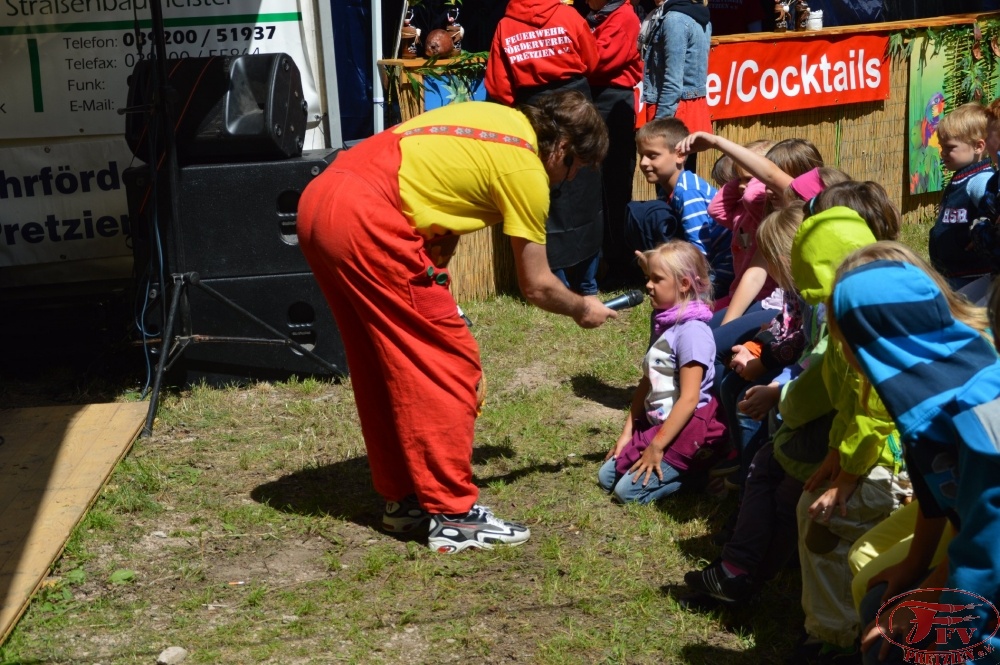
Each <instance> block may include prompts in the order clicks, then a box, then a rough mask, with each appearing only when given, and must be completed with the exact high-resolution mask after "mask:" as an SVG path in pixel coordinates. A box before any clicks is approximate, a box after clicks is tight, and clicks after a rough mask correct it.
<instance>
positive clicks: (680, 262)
mask: <svg viewBox="0 0 1000 665" xmlns="http://www.w3.org/2000/svg"><path fill="white" fill-rule="evenodd" d="M654 258H657V259H659V260H660V262H661V263H662V265H663V267H664V268H666V269H667V271H668V272H670V274H671V275H672V276H673V278H674V280H675V281H676V282H678V283H679V282H680V281H681V279H683V278H685V277H686V278H687V279H688V281H689V282H691V290H690V291H688V294H687V297H686V299H685V300H684V301H683V302H681V303H678V304H679V305H681V309H683V308H684V305H686V304H687V302H688V301H690V300H695V299H697V300H701V301H702V302H703V303H705V304H707V305H708V306H711V305H712V281H711V279H710V277H709V274H708V273H709V266H708V259H706V258H705V255H704V254H702V253H701V251H700V250H699V249H698V248H697V247H695V246H694V245H692V244H691V243H689V242H687V241H686V240H678V239H676V238H675V239H673V240H668V241H667V242H665V243H663V244H660V245H657V246H656V247H654V248H653V249H647V250H646V251H645V252H643V253H642V254H641V255H640V256H639V267H640V268H642V272H643V273H644V274H645V275H647V276H648V275H649V262H650V261H651V260H652V259H654Z"/></svg>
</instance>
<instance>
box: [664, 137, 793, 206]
mask: <svg viewBox="0 0 1000 665" xmlns="http://www.w3.org/2000/svg"><path fill="white" fill-rule="evenodd" d="M710 148H715V149H716V150H721V151H722V152H724V153H725V154H727V155H729V156H730V157H732V158H733V161H734V162H736V163H737V164H739V165H740V166H742V167H743V168H744V169H746V171H747V173H749V174H751V175H752V176H754V177H755V178H757V179H758V180H760V181H761V182H763V183H764V184H765V185H767V187H768V188H769V189H770V190H771V191H772V192H784V191H785V190H786V189H787V188H788V186H789V185H791V184H792V180H793V178H792V176H790V175H788V174H787V173H785V172H784V171H782V170H781V169H779V168H778V167H777V166H776V165H775V163H774V162H772V161H771V160H770V159H768V158H767V157H765V156H764V155H759V154H757V153H756V152H754V151H753V150H750V149H749V148H746V147H744V146H742V145H740V144H739V143H734V142H733V141H730V140H729V139H727V138H723V137H721V136H718V135H716V134H709V133H708V132H694V133H693V134H690V135H688V136H687V138H685V139H684V140H683V141H681V142H680V143H678V144H677V151H678V152H679V153H681V154H682V155H686V154H688V153H692V152H702V151H704V150H708V149H710Z"/></svg>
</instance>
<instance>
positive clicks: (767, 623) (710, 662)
mask: <svg viewBox="0 0 1000 665" xmlns="http://www.w3.org/2000/svg"><path fill="white" fill-rule="evenodd" d="M780 587H781V588H780V589H779V592H780V593H779V594H773V593H766V592H765V593H761V594H760V595H759V596H758V597H756V598H755V599H754V600H753V601H750V602H748V603H745V604H740V605H727V604H726V603H723V602H721V601H717V600H715V599H713V598H708V597H706V596H700V595H698V594H694V593H692V592H691V590H690V589H688V588H687V587H686V586H684V585H664V586H662V587H660V592H661V593H662V594H663V595H664V596H668V597H670V598H672V599H673V600H674V601H675V602H677V604H678V605H680V606H681V607H683V608H684V610H685V611H687V612H691V613H696V614H701V615H704V616H709V617H711V618H713V619H715V620H716V621H718V623H719V625H720V627H721V628H722V629H723V630H725V631H726V632H727V633H730V634H732V635H734V636H736V637H737V639H739V640H741V641H744V642H747V641H748V642H751V645H750V647H749V648H747V649H738V648H732V647H731V646H729V645H726V644H710V643H709V644H688V645H685V646H684V647H683V648H682V649H681V656H682V658H683V659H684V662H686V663H691V664H692V665H716V664H717V663H726V664H727V665H729V664H730V663H731V664H733V665H756V664H757V663H782V662H785V659H786V658H787V656H788V654H789V653H790V652H791V649H792V646H791V645H792V643H793V642H794V640H795V637H796V634H797V631H796V630H794V629H790V628H789V625H790V624H789V621H788V619H789V617H792V616H796V615H797V612H796V610H795V607H793V605H797V603H796V601H797V600H798V594H797V593H789V591H788V589H787V588H785V585H780ZM791 625H794V622H793V623H792V624H791Z"/></svg>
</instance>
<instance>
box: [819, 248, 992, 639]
mask: <svg viewBox="0 0 1000 665" xmlns="http://www.w3.org/2000/svg"><path fill="white" fill-rule="evenodd" d="M831 304H832V309H833V311H832V313H831V314H832V316H833V317H834V319H835V321H836V322H837V324H838V327H839V328H840V330H841V331H842V333H843V336H844V338H845V340H846V341H847V343H848V345H849V346H850V348H851V350H852V351H853V352H854V355H855V357H856V358H857V361H858V363H859V364H860V365H861V368H862V369H863V370H864V373H865V375H866V376H867V377H868V378H869V380H870V381H871V382H872V385H873V387H874V388H875V390H876V391H877V392H878V395H879V397H881V398H882V401H883V402H884V403H885V406H886V408H887V409H888V411H889V413H890V414H891V415H892V417H893V419H894V420H895V421H896V425H897V426H898V428H899V432H900V434H901V436H902V439H903V444H904V447H905V449H906V460H907V468H908V469H909V472H910V476H911V478H912V479H913V481H914V488H915V489H916V491H917V494H918V498H919V500H920V508H921V511H923V512H924V514H926V515H940V514H947V515H948V517H949V518H950V519H951V521H952V522H953V523H954V524H955V526H956V527H957V528H958V535H957V536H956V537H955V539H954V540H952V542H951V545H950V546H949V548H948V560H949V577H948V586H949V588H952V589H956V590H961V591H966V592H973V593H977V594H979V595H981V596H983V597H984V598H986V599H988V600H990V601H992V602H993V603H997V602H998V599H1000V361H998V359H997V354H996V351H995V350H994V349H993V346H992V345H991V344H990V343H989V342H987V341H986V339H985V338H984V337H983V336H982V335H980V334H979V332H978V331H976V330H975V329H973V328H971V327H969V326H968V325H966V324H964V323H962V322H960V321H957V320H956V319H955V318H954V317H953V316H952V314H951V310H950V308H949V307H948V303H947V301H946V300H945V297H944V295H943V294H942V293H941V290H940V289H939V288H938V286H937V284H936V283H935V282H934V280H932V279H931V278H930V277H929V276H928V275H927V274H926V273H925V272H924V271H923V270H921V269H920V268H917V267H916V266H913V265H910V264H908V263H901V262H898V261H885V260H882V261H874V262H872V263H868V264H866V265H863V266H860V267H858V268H855V269H854V270H851V271H849V272H848V273H846V274H845V275H843V276H842V278H841V279H840V281H839V282H838V283H837V285H836V287H835V288H834V291H833V297H832V303H831ZM975 613H977V614H978V616H979V622H978V626H979V627H980V628H982V627H983V626H985V625H987V622H988V621H989V620H990V619H995V616H994V615H993V613H992V611H991V610H990V609H989V608H988V607H983V606H981V607H978V608H976V609H975ZM977 635H980V636H985V635H984V634H983V633H982V632H979V633H977ZM992 639H993V641H992V642H991V645H992V646H993V647H994V649H996V648H998V647H1000V641H998V640H997V638H996V637H994V638H992Z"/></svg>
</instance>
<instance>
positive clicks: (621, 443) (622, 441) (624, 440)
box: [604, 428, 632, 462]
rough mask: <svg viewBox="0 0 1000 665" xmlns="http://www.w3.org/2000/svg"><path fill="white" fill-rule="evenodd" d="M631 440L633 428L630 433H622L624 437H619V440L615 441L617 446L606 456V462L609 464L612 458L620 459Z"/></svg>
mask: <svg viewBox="0 0 1000 665" xmlns="http://www.w3.org/2000/svg"><path fill="white" fill-rule="evenodd" d="M631 440H632V432H631V428H629V431H628V432H622V435H621V436H619V437H618V440H617V441H615V445H614V446H613V447H612V448H611V450H609V451H608V454H607V455H605V456H604V461H605V462H607V461H608V460H609V459H611V458H612V457H618V456H619V455H621V454H622V451H623V450H625V446H626V445H628V442H629V441H631Z"/></svg>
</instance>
